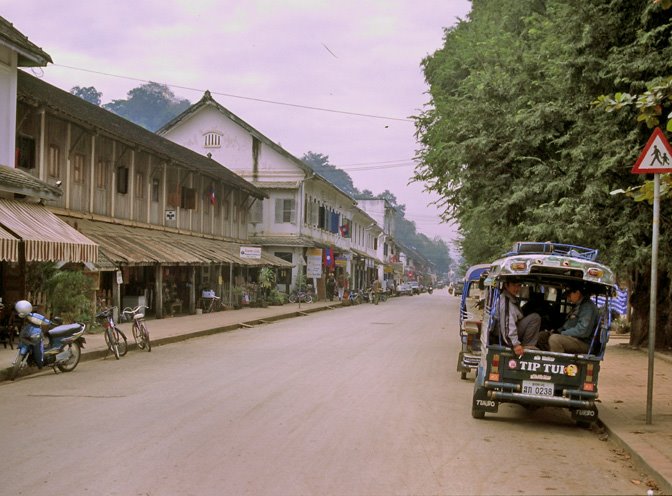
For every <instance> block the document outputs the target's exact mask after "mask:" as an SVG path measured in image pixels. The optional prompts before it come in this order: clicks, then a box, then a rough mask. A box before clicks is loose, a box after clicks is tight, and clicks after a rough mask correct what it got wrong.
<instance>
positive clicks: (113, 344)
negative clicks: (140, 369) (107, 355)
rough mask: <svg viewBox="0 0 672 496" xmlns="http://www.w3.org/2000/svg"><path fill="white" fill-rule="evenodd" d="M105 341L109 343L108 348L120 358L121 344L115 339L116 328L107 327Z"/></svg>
mask: <svg viewBox="0 0 672 496" xmlns="http://www.w3.org/2000/svg"><path fill="white" fill-rule="evenodd" d="M105 343H107V349H108V350H110V351H111V352H112V353H113V354H114V358H116V359H117V360H119V346H118V345H117V340H116V339H115V333H114V330H113V329H112V328H111V327H108V328H107V329H105Z"/></svg>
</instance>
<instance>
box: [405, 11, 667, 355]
mask: <svg viewBox="0 0 672 496" xmlns="http://www.w3.org/2000/svg"><path fill="white" fill-rule="evenodd" d="M671 31H672V24H671V23H670V19H669V14H667V13H665V12H662V11H661V9H660V8H659V7H657V6H654V5H653V4H651V2H650V0H628V1H626V0H593V1H591V2H582V1H578V0H570V1H565V0H497V1H495V0H478V1H474V2H473V8H472V12H471V13H470V14H469V17H468V19H466V20H463V21H461V22H459V23H458V24H457V25H456V26H455V27H454V28H452V29H450V30H447V31H446V34H445V41H444V46H443V47H442V48H441V49H439V50H437V52H435V53H434V54H432V55H431V56H429V57H427V58H426V59H425V60H423V63H422V65H423V70H424V73H425V78H426V79H427V82H428V84H429V87H430V91H429V93H430V96H431V101H430V105H429V106H428V107H427V109H426V110H425V111H424V112H423V113H421V114H420V115H419V116H417V117H416V129H417V134H418V138H419V140H420V143H421V150H420V151H419V154H420V158H421V165H420V166H419V167H418V168H417V169H416V174H415V179H416V180H420V181H423V182H425V183H426V184H427V185H428V188H429V189H430V190H431V191H435V192H437V193H439V194H440V195H441V196H442V198H443V200H444V208H445V211H444V214H443V215H444V218H445V219H454V220H457V221H458V223H459V225H460V233H461V235H462V242H461V243H462V248H463V253H464V256H465V259H466V261H467V264H469V265H472V264H475V263H479V262H488V261H491V260H492V259H493V258H495V257H497V256H499V255H500V254H501V253H502V252H504V251H506V249H508V247H509V246H511V243H512V242H514V241H518V240H543V241H546V240H555V241H562V242H566V243H574V244H579V245H584V246H591V247H594V248H598V249H599V250H600V252H601V253H602V258H603V259H604V260H606V261H608V264H609V265H610V266H612V267H613V268H614V269H615V270H616V271H617V273H618V275H619V278H620V281H621V282H622V283H623V284H625V285H628V286H630V287H631V288H632V289H633V300H632V301H633V311H634V317H633V325H632V328H633V332H632V336H631V340H632V342H633V343H634V344H640V343H641V342H642V340H643V339H645V337H644V334H645V332H644V331H645V329H646V328H647V327H648V322H647V316H646V312H647V310H648V306H647V305H644V304H643V303H642V302H643V300H644V298H643V295H646V294H648V282H647V280H646V279H647V274H648V271H649V257H648V254H649V253H650V223H651V213H650V210H649V209H648V208H647V207H646V205H644V204H642V203H641V202H640V203H633V202H630V201H626V200H627V198H624V197H623V196H620V197H619V196H614V195H610V194H609V193H610V192H611V191H613V190H615V189H617V188H622V189H624V190H627V189H628V188H630V187H633V186H637V185H639V184H640V181H641V179H639V178H637V177H633V175H632V174H630V169H631V167H632V164H633V163H634V161H635V159H636V157H637V155H638V152H639V150H641V146H642V144H643V143H644V142H645V141H646V138H647V137H648V133H647V132H645V129H643V128H641V127H640V128H633V126H632V121H631V120H630V116H628V115H626V113H619V115H614V114H613V113H612V114H607V113H605V112H601V111H597V110H596V109H595V108H594V107H592V106H591V102H593V101H595V100H596V98H597V97H598V96H599V95H605V94H610V93H615V92H617V91H628V92H631V93H633V94H639V93H640V92H642V91H644V90H645V89H646V88H647V82H648V81H651V80H653V79H655V78H656V77H658V76H665V75H668V74H670V73H672V47H670V45H669V35H670V32H671ZM667 103H668V104H669V102H667ZM663 115H667V114H666V111H665V109H663ZM671 211H672V208H671V206H670V205H669V204H668V205H667V206H666V207H665V210H664V211H663V212H661V222H662V224H661V233H666V234H661V246H670V241H672V240H671V239H670V231H669V229H665V227H670V225H671V224H672V222H671V221H670V217H671V216H670V213H672V212H671ZM663 224H664V225H663ZM660 270H661V272H662V273H661V281H660V283H659V287H660V288H664V289H663V290H662V291H661V301H662V299H663V298H669V296H670V285H669V277H670V276H669V274H670V273H671V270H672V257H670V253H669V252H667V253H661V257H660ZM661 307H662V305H659V308H661ZM669 312H670V310H669V308H667V307H666V308H665V309H664V310H662V311H661V316H660V319H661V323H662V326H661V328H663V329H665V333H661V336H662V337H661V341H660V342H658V343H657V345H658V346H661V345H665V344H669V343H672V315H670V313H669Z"/></svg>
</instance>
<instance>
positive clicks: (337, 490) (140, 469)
mask: <svg viewBox="0 0 672 496" xmlns="http://www.w3.org/2000/svg"><path fill="white" fill-rule="evenodd" d="M456 310H457V300H456V299H454V298H449V297H447V296H446V295H445V294H440V293H435V294H434V295H420V296H413V297H403V298H396V299H393V300H390V301H388V302H387V303H383V304H380V305H378V306H373V305H360V306H357V307H352V308H345V309H339V310H338V311H331V312H320V313H318V314H314V315H310V316H306V317H300V318H295V319H289V320H284V321H281V322H277V323H274V324H270V325H266V326H261V327H257V328H253V329H242V330H238V331H233V332H229V333H225V334H219V335H214V336H209V337H205V338H198V339H192V340H189V341H185V342H181V343H176V344H173V345H167V346H161V347H157V348H156V349H155V350H153V351H152V353H140V352H134V353H129V355H128V356H127V357H125V358H123V359H122V360H119V361H117V360H114V359H106V360H96V361H92V362H85V363H82V364H81V365H80V366H79V367H78V369H77V371H76V372H75V373H72V374H59V375H52V374H48V375H42V376H40V375H38V376H30V377H25V378H23V379H22V380H20V381H17V382H15V383H4V384H3V385H2V386H0V418H2V419H3V427H2V430H1V431H0V446H2V449H3V450H4V452H5V463H4V464H3V468H2V469H0V481H1V483H0V494H2V495H4V494H7V495H10V494H11V495H17V494H30V495H37V496H39V495H52V494H53V495H66V494H67V495H80V494H88V495H90V494H96V495H108V494H109V495H117V494H118V495H222V494H223V495H228V494H232V495H244V494H249V495H255V496H256V495H266V494H269V495H288V496H289V495H292V496H294V495H304V494H305V495H316V494H319V495H388V494H404V495H407V494H412V495H418V494H420V495H424V494H607V493H608V494H640V493H641V494H645V493H646V491H645V490H642V488H641V487H637V486H635V485H633V483H632V482H631V481H632V480H640V479H642V478H643V475H642V474H641V473H640V471H639V470H637V469H636V468H633V467H632V466H631V465H630V464H629V462H628V461H627V460H626V459H625V457H623V456H622V455H621V453H620V452H619V451H618V450H616V449H615V448H614V447H613V446H612V445H611V444H609V443H607V442H603V441H600V440H599V438H598V436H597V435H596V434H595V433H593V432H591V431H588V430H582V429H578V428H576V427H575V426H574V424H573V423H572V422H571V420H570V419H569V416H568V415H567V414H566V413H565V412H564V411H557V410H553V409H543V410H539V411H537V412H534V413H533V414H530V413H528V412H527V411H525V410H523V409H522V408H519V407H516V406H513V405H505V406H503V407H502V408H501V409H500V412H501V413H500V414H499V415H497V416H490V417H488V418H486V420H481V421H478V420H474V419H472V418H471V415H470V399H471V390H472V382H471V381H461V380H460V379H459V374H457V372H455V360H456V353H457V346H458V340H457V337H456V327H455V325H456V321H457V317H456V315H457V313H456Z"/></svg>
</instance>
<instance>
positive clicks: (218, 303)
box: [201, 296, 222, 313]
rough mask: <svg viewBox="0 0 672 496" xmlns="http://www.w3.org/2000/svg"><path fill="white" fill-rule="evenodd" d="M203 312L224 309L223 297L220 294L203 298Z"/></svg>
mask: <svg viewBox="0 0 672 496" xmlns="http://www.w3.org/2000/svg"><path fill="white" fill-rule="evenodd" d="M201 301H202V302H203V303H202V305H203V313H210V312H218V311H220V310H221V309H222V299H221V298H220V297H219V296H209V297H207V298H206V297H203V298H201Z"/></svg>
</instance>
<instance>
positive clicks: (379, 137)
mask: <svg viewBox="0 0 672 496" xmlns="http://www.w3.org/2000/svg"><path fill="white" fill-rule="evenodd" d="M470 8H471V3H470V1H469V0H380V1H379V0H338V1H336V0H134V1H129V0H109V1H108V0H23V1H20V2H19V1H17V0H0V15H1V16H2V17H4V18H5V19H7V20H8V21H9V22H11V23H13V24H14V26H15V27H16V28H17V29H18V30H19V31H21V32H22V33H23V34H24V35H26V36H27V37H28V38H29V39H30V40H31V41H32V42H33V43H34V44H36V45H37V46H39V47H41V48H42V49H43V50H45V51H46V52H47V53H48V54H49V55H50V56H51V58H52V60H53V61H54V63H53V64H49V65H48V66H47V67H44V68H37V69H32V70H31V69H29V71H30V72H32V73H33V74H34V75H36V76H38V77H42V78H43V79H44V80H45V81H47V82H49V83H50V84H53V85H54V86H57V87H59V88H61V89H64V90H66V91H69V90H70V89H71V88H72V87H73V86H82V87H88V86H94V87H95V88H96V89H97V90H98V91H100V92H102V94H103V96H102V102H103V103H107V102H109V101H111V100H114V99H125V98H126V97H127V93H128V91H130V90H131V89H133V88H135V87H137V86H140V85H141V84H144V83H145V82H148V81H154V82H158V83H162V84H166V85H168V86H169V87H170V88H171V90H172V91H173V93H175V95H176V96H177V97H178V98H180V99H183V98H186V99H188V100H189V101H190V102H192V103H195V102H197V101H198V100H199V99H200V98H201V97H202V96H203V92H204V91H205V90H209V91H210V92H211V93H212V96H213V98H214V99H215V100H217V101H218V102H219V103H220V104H221V105H223V106H224V107H226V108H228V109H229V110H230V111H231V112H233V113H234V114H236V115H237V116H239V117H240V118H241V119H243V120H244V121H246V122H247V123H248V124H250V125H251V126H253V127H254V128H256V129H257V130H259V131H260V132H262V133H263V134H264V135H265V136H266V137H268V138H269V139H271V140H273V141H275V142H276V143H279V144H280V145H281V146H282V147H283V148H284V149H285V150H287V151H288V152H289V153H291V154H292V155H294V156H296V157H298V158H301V157H302V156H303V154H304V153H306V152H308V151H312V152H314V153H321V154H323V155H327V156H328V157H329V162H330V163H331V164H332V165H335V166H336V167H338V168H340V169H343V170H345V171H346V172H348V174H349V175H350V176H351V177H352V179H353V182H354V184H355V187H357V188H358V189H359V190H360V191H361V190H364V189H368V190H370V191H372V192H373V193H374V194H379V193H382V192H383V191H385V190H390V191H391V192H392V193H394V195H395V196H396V197H397V201H398V203H401V204H405V205H406V218H407V219H410V220H413V221H414V222H415V223H416V226H417V229H418V231H419V232H421V233H423V234H425V235H427V236H428V237H430V238H434V237H435V236H438V237H440V238H441V239H443V240H444V241H445V242H446V243H447V244H448V245H449V246H450V247H451V252H452V253H453V255H455V254H456V253H457V252H456V251H455V250H454V249H453V241H454V239H455V237H456V234H455V231H456V230H455V226H454V225H450V224H445V223H441V221H440V218H439V210H438V209H437V208H436V207H435V206H433V205H432V202H434V201H437V200H440V198H439V197H438V196H436V195H430V194H428V193H425V192H423V189H424V185H423V184H420V183H413V184H410V185H409V184H408V183H409V179H410V178H411V176H412V175H413V168H414V162H413V158H414V157H415V155H416V152H417V150H418V149H419V145H418V143H417V140H416V138H415V125H414V123H413V120H412V118H411V117H412V116H414V115H418V114H419V113H420V112H421V111H422V110H423V109H425V108H426V105H427V104H428V102H429V95H428V94H427V85H426V83H425V80H424V76H423V73H422V68H421V62H422V59H423V58H424V57H426V56H427V55H431V54H432V53H433V52H435V51H436V50H438V49H440V48H441V47H442V45H443V36H444V29H445V28H450V27H451V26H454V25H455V24H456V23H457V22H458V21H459V19H465V18H466V17H467V14H468V13H469V10H470Z"/></svg>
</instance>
